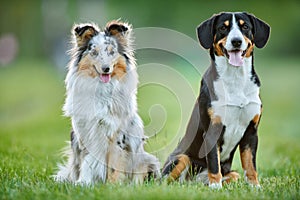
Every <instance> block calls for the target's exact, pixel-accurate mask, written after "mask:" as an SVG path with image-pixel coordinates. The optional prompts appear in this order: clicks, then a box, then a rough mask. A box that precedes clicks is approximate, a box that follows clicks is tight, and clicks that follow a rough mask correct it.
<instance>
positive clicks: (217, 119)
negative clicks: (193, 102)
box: [207, 108, 222, 125]
mask: <svg viewBox="0 0 300 200" xmlns="http://www.w3.org/2000/svg"><path fill="white" fill-rule="evenodd" d="M207 113H208V116H209V118H210V120H211V123H212V124H213V125H214V124H221V123H222V119H221V117H220V116H218V115H217V116H215V115H214V111H213V109H212V108H209V109H208V110H207Z"/></svg>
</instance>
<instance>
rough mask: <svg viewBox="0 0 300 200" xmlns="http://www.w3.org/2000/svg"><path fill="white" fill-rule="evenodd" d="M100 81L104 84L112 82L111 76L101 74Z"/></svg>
mask: <svg viewBox="0 0 300 200" xmlns="http://www.w3.org/2000/svg"><path fill="white" fill-rule="evenodd" d="M100 80H101V81H102V82H103V83H108V82H109V81H110V74H100Z"/></svg>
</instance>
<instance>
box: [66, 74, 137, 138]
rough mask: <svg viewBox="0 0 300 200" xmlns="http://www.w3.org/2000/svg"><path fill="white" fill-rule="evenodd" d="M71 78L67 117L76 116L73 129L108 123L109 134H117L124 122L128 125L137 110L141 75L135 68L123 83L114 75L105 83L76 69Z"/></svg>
mask: <svg viewBox="0 0 300 200" xmlns="http://www.w3.org/2000/svg"><path fill="white" fill-rule="evenodd" d="M130 76H131V77H130ZM68 78H69V80H67V82H68V86H67V90H68V91H67V98H66V102H65V105H64V107H63V110H64V112H65V115H66V116H69V117H72V123H73V128H75V129H76V127H77V128H78V129H81V128H84V129H86V130H90V129H91V128H92V127H93V126H95V124H94V123H98V125H99V126H98V127H99V128H105V127H104V126H105V125H106V126H107V127H106V128H105V129H107V132H106V134H107V136H108V137H113V134H114V133H115V132H116V131H117V130H118V129H119V128H120V125H121V124H122V125H124V126H126V123H127V121H128V119H129V118H130V117H131V115H132V114H133V113H135V112H136V105H135V104H136V101H135V93H136V89H135V86H136V84H137V81H136V80H137V77H136V75H135V74H134V73H133V71H131V72H129V73H128V75H126V77H124V78H123V80H121V82H119V81H118V80H116V79H114V78H112V80H111V81H110V82H109V83H102V82H101V81H100V80H99V78H97V77H96V78H92V77H88V76H84V75H78V74H77V73H76V72H75V73H74V74H72V75H70V76H69V77H68ZM130 81H131V82H130Z"/></svg>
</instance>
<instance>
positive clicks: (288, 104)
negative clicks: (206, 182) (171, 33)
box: [0, 57, 300, 199]
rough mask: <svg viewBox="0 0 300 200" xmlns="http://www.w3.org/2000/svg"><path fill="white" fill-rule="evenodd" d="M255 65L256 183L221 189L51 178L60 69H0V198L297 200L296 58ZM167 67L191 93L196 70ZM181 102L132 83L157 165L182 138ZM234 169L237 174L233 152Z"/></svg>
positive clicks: (299, 84) (61, 127)
mask: <svg viewBox="0 0 300 200" xmlns="http://www.w3.org/2000/svg"><path fill="white" fill-rule="evenodd" d="M255 62H256V63H258V64H256V65H257V67H256V69H257V72H258V74H259V75H260V78H261V80H262V89H261V97H262V100H263V104H264V108H263V117H262V120H261V126H260V127H259V148H258V158H257V166H258V172H259V179H260V183H261V185H262V188H261V189H255V188H252V187H250V186H248V185H247V184H245V183H244V181H243V180H239V181H238V182H236V183H233V184H230V185H225V186H224V187H223V189H221V190H220V191H213V190H210V189H209V188H208V187H206V186H203V185H202V184H201V183H185V184H179V183H174V184H171V185H166V184H165V183H158V182H151V183H147V184H144V185H141V186H136V185H112V184H106V185H101V184H99V185H96V186H94V187H81V186H74V185H71V184H59V183H56V182H54V181H53V180H52V178H51V175H52V174H53V173H54V172H55V169H56V164H57V162H60V161H61V160H62V159H61V157H60V155H59V152H60V149H61V148H63V147H64V146H65V142H64V141H66V140H68V139H69V130H70V121H69V119H67V118H65V117H63V116H62V112H61V107H62V104H63V101H64V92H65V91H64V83H63V78H64V76H65V74H64V73H62V72H58V71H57V70H56V69H55V68H53V67H51V66H50V64H49V63H47V62H45V61H41V60H31V61H18V62H15V63H14V64H11V65H10V66H5V67H2V68H0V91H1V96H0V199H300V192H299V190H300V181H299V179H300V146H299V142H300V125H299V122H300V116H299V111H300V104H299V102H300V92H299V91H300V79H299V75H300V68H299V62H300V60H299V59H296V58H295V59H290V60H276V61H275V60H274V59H273V58H272V59H266V60H263V59H262V58H261V57H258V58H257V59H256V61H255ZM174 69H176V70H175V71H176V72H174V74H175V75H174V76H170V77H168V78H172V77H175V78H176V79H174V80H172V82H175V84H176V80H177V81H178V80H179V79H178V77H181V78H183V79H184V80H187V85H189V86H190V88H191V91H193V92H194V93H195V95H197V90H198V87H199V80H200V75H197V74H196V75H195V73H193V69H192V68H190V67H188V66H186V67H185V68H184V69H183V67H182V68H181V67H178V66H175V68H174ZM141 78H142V79H144V78H145V77H143V76H142V75H141ZM183 79H182V80H183ZM170 87H171V86H170ZM172 87H173V86H172ZM192 96H193V95H192ZM195 97H196V96H194V97H193V98H195ZM181 100H182V99H181V97H178V96H176V93H175V94H174V91H172V90H170V89H169V88H166V87H162V85H159V84H145V85H143V86H141V87H140V88H139V95H138V103H139V110H140V114H141V116H142V118H143V120H144V122H145V125H146V128H145V131H146V134H147V135H149V136H151V138H150V140H149V142H148V144H147V145H146V148H147V150H148V151H150V152H152V153H154V154H156V155H157V156H158V157H159V159H160V160H161V162H164V159H165V158H166V156H167V154H168V153H170V151H171V150H172V148H173V146H174V145H176V143H177V142H178V140H179V138H180V137H181V136H182V134H183V133H182V131H181V130H183V129H184V127H185V124H186V122H187V120H188V117H187V116H188V115H189V113H190V112H191V109H192V107H193V104H191V105H189V107H188V108H187V109H186V107H184V106H186V105H182V101H181ZM186 101H187V102H193V101H194V99H191V98H189V99H186ZM158 104H161V105H158ZM149 110H150V112H149ZM183 112H184V113H183ZM233 168H234V169H237V170H238V172H240V173H242V170H241V165H240V162H239V155H238V154H236V156H235V160H234V165H233Z"/></svg>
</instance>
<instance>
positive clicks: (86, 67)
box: [73, 21, 133, 83]
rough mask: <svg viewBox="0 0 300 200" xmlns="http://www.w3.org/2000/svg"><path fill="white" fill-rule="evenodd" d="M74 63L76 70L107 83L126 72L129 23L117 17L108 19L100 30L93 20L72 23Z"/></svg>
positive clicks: (129, 51)
mask: <svg viewBox="0 0 300 200" xmlns="http://www.w3.org/2000/svg"><path fill="white" fill-rule="evenodd" d="M73 35H74V37H73V38H74V39H73V43H74V48H73V49H74V55H73V57H75V59H77V61H76V63H75V67H77V71H78V73H80V74H83V75H86V76H90V77H93V78H99V79H100V81H102V82H103V83H108V82H109V81H110V80H111V78H112V77H116V78H117V79H118V80H119V79H120V78H122V76H123V75H124V74H125V73H126V70H127V62H130V61H128V59H130V58H131V56H132V51H133V50H132V47H131V25H129V24H127V23H122V22H120V21H112V22H109V23H108V24H107V25H106V27H105V28H104V30H103V31H100V30H99V28H98V27H97V26H96V25H95V24H79V25H75V26H74V27H73Z"/></svg>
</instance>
